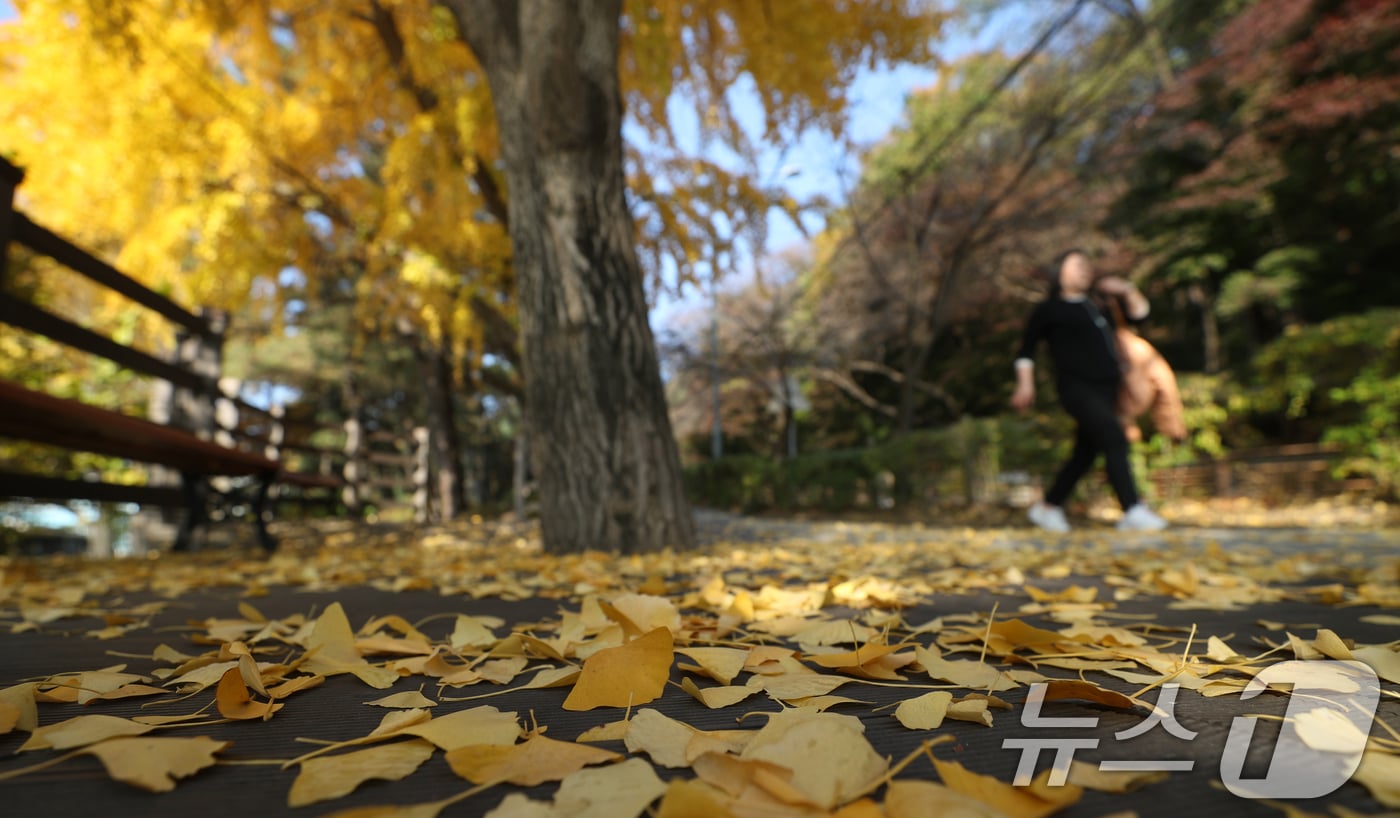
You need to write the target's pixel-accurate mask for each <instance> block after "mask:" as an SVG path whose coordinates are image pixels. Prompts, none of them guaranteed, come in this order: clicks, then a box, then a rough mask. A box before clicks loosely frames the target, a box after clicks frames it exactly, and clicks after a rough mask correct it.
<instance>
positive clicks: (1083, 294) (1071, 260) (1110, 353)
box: [1011, 249, 1167, 532]
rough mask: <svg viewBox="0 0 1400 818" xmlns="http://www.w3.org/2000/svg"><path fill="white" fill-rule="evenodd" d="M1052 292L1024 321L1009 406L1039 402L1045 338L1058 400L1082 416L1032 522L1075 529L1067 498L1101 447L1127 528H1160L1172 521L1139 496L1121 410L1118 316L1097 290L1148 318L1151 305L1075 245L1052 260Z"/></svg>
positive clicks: (1135, 317)
mask: <svg viewBox="0 0 1400 818" xmlns="http://www.w3.org/2000/svg"><path fill="white" fill-rule="evenodd" d="M1051 273H1052V279H1053V280H1052V284H1051V288H1050V294H1049V295H1048V296H1047V297H1046V298H1045V300H1044V301H1041V302H1040V303H1039V304H1037V305H1036V307H1035V309H1034V310H1033V311H1032V312H1031V315H1030V319H1029V320H1028V321H1027V322H1026V329H1025V334H1024V336H1023V337H1022V340H1021V348H1020V351H1019V352H1018V353H1017V356H1016V389H1015V391H1014V392H1013V393H1012V396H1011V406H1012V407H1013V408H1015V409H1016V410H1017V411H1019V412H1025V411H1027V410H1028V409H1030V408H1031V406H1032V405H1034V403H1035V353H1036V349H1037V348H1038V347H1039V345H1040V342H1041V341H1045V342H1046V343H1048V345H1049V347H1050V359H1051V361H1052V363H1053V364H1054V373H1055V385H1056V388H1057V390H1058V392H1059V396H1060V405H1061V406H1063V407H1064V410H1065V411H1066V412H1068V413H1069V415H1070V417H1072V418H1074V421H1075V423H1076V429H1075V437H1074V451H1073V452H1072V453H1071V454H1070V457H1069V460H1067V461H1066V462H1065V464H1064V465H1063V466H1062V467H1061V468H1060V471H1059V473H1058V474H1057V475H1056V476H1055V481H1054V483H1052V484H1051V486H1050V489H1049V491H1047V492H1045V498H1044V500H1043V501H1042V502H1039V503H1036V504H1035V505H1033V506H1031V508H1030V512H1029V516H1030V519H1031V522H1033V523H1035V524H1036V525H1037V526H1039V527H1040V528H1042V529H1045V530H1046V531H1054V532H1066V531H1069V530H1070V526H1069V522H1068V521H1067V520H1066V519H1065V511H1064V505H1065V502H1066V501H1067V500H1068V499H1069V497H1070V495H1071V494H1072V493H1073V492H1074V488H1075V486H1076V485H1077V484H1078V483H1079V480H1080V478H1082V477H1083V476H1084V475H1085V474H1087V473H1088V472H1089V470H1090V469H1091V468H1093V466H1094V461H1095V460H1097V459H1098V456H1099V455H1100V454H1102V455H1103V458H1104V467H1105V470H1106V471H1107V473H1108V482H1109V485H1110V486H1112V487H1113V493H1114V494H1115V495H1116V496H1117V497H1118V502H1119V504H1120V505H1121V506H1122V507H1123V518H1122V519H1121V520H1119V522H1118V528H1119V530H1121V531H1160V530H1162V529H1164V528H1166V527H1167V522H1166V521H1165V520H1163V519H1162V518H1161V517H1159V516H1158V515H1157V514H1156V513H1154V512H1153V511H1152V510H1151V509H1150V508H1148V507H1147V506H1146V505H1145V504H1144V503H1143V502H1142V500H1141V498H1140V497H1139V496H1138V491H1137V483H1136V482H1135V481H1134V480H1133V471H1132V466H1131V465H1130V464H1129V462H1128V438H1127V436H1126V435H1125V434H1124V431H1123V426H1122V423H1121V422H1120V420H1119V417H1118V414H1117V403H1118V393H1119V390H1120V389H1121V387H1122V383H1123V372H1124V362H1123V360H1122V357H1121V355H1120V353H1119V349H1118V344H1117V341H1116V339H1115V338H1114V326H1113V319H1112V318H1111V317H1110V316H1109V315H1107V314H1106V312H1105V311H1104V310H1102V309H1100V307H1099V306H1098V305H1097V304H1096V303H1095V301H1094V296H1095V295H1096V294H1097V295H1102V296H1104V297H1107V298H1118V299H1121V300H1122V302H1123V305H1124V307H1125V309H1124V314H1125V316H1126V318H1127V320H1128V321H1130V322H1140V321H1142V320H1143V319H1145V318H1147V315H1148V312H1149V311H1150V309H1151V307H1150V305H1149V304H1148V303H1147V299H1146V297H1144V296H1143V294H1142V293H1141V292H1139V291H1138V289H1137V287H1135V286H1133V284H1132V283H1131V282H1129V281H1126V280H1124V279H1122V278H1119V277H1117V276H1105V277H1103V278H1100V279H1098V280H1097V281H1095V280H1094V270H1093V267H1092V265H1091V264H1090V262H1089V257H1088V256H1087V255H1086V254H1085V253H1084V252H1083V251H1082V250H1077V249H1076V250H1070V251H1068V252H1066V253H1064V254H1063V255H1062V256H1060V258H1059V259H1058V260H1057V261H1056V263H1055V266H1054V268H1052V271H1051Z"/></svg>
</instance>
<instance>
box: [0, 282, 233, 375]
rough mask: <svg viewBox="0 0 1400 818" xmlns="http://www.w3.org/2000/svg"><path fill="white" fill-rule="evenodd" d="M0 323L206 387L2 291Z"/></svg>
mask: <svg viewBox="0 0 1400 818" xmlns="http://www.w3.org/2000/svg"><path fill="white" fill-rule="evenodd" d="M0 322H3V323H6V324H10V325H12V326H15V327H18V328H20V329H23V330H28V331H30V332H33V333H37V334H39V335H43V336H46V337H48V338H51V339H53V340H55V341H59V342H61V343H64V344H67V345H68V346H70V347H73V348H74V349H79V350H82V351H83V352H91V353H92V354H94V355H100V356H102V357H103V358H106V359H108V360H110V361H113V362H115V363H118V364H121V365H122V366H124V367H127V368H128V369H132V370H135V371H137V372H141V373H144V374H146V375H153V376H155V377H157V378H162V379H164V380H168V381H170V382H171V383H173V384H175V385H176V386H182V387H184V388H186V389H192V390H195V391H199V392H203V391H205V390H207V389H208V388H209V387H208V385H207V384H206V383H205V382H204V379H203V378H201V377H199V376H198V375H196V374H194V373H193V372H190V371H189V370H187V369H184V368H182V367H179V366H176V365H175V364H172V363H169V362H167V361H162V360H160V359H159V358H156V357H153V356H151V355H148V354H146V353H144V352H142V351H141V350H139V349H132V348H131V347H128V346H124V345H122V344H119V343H117V342H116V341H113V340H111V339H110V338H107V337H106V336H103V335H99V334H97V333H95V332H93V331H92V330H89V329H86V328H84V327H80V326H78V325H77V324H74V323H73V322H71V321H69V320H67V319H65V318H60V317H58V316H57V315H54V314H53V313H51V312H48V311H47V310H44V309H41V308H39V307H36V306H34V305H33V304H28V303H25V302H23V301H19V300H18V299H15V298H13V297H11V296H8V295H4V294H0Z"/></svg>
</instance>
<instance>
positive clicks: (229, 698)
mask: <svg viewBox="0 0 1400 818" xmlns="http://www.w3.org/2000/svg"><path fill="white" fill-rule="evenodd" d="M214 699H215V701H216V702H217V703H218V707H219V715H221V716H223V717H224V718H226V719H234V720H237V721H245V720H251V719H270V718H272V714H273V713H276V712H277V711H278V710H281V709H282V708H283V707H285V706H286V705H283V704H277V703H274V702H257V701H253V697H252V695H251V694H250V693H249V692H248V686H247V685H245V684H244V683H243V674H242V673H240V672H239V670H238V668H236V667H234V668H229V669H228V670H227V671H225V672H224V677H223V678H222V679H221V680H219V689H218V692H217V693H215V694H214Z"/></svg>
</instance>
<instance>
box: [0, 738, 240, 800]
mask: <svg viewBox="0 0 1400 818" xmlns="http://www.w3.org/2000/svg"><path fill="white" fill-rule="evenodd" d="M228 744H229V743H228V742H226V741H215V740H214V739H211V738H208V737H199V738H155V737H151V736H123V737H118V738H109V739H106V740H104V741H101V742H99V743H97V744H92V745H89V746H86V747H81V748H79V749H77V750H74V751H73V752H71V753H68V754H66V755H62V756H58V757H57V758H53V759H50V760H48V761H45V762H43V763H40V764H35V765H33V766H31V767H26V768H23V769H18V770H9V771H7V772H5V773H3V774H0V780H3V779H10V778H16V777H18V776H21V775H26V774H28V773H31V772H37V771H38V770H41V769H46V768H48V767H52V766H54V765H55V764H61V763H63V762H64V761H67V760H68V759H70V758H74V757H76V756H80V755H90V756H93V757H95V758H97V759H98V760H99V761H101V762H102V766H104V767H105V768H106V769H107V774H108V775H110V776H111V777H112V778H114V779H116V780H118V781H122V782H124V783H127V784H131V785H133V786H136V787H140V788H141V789H144V790H149V791H151V792H169V791H170V790H173V789H174V788H175V782H176V781H177V780H178V779H181V778H187V777H189V776H191V775H194V774H195V773H197V772H199V771H200V770H202V769H204V768H205V767H209V766H211V765H213V764H214V763H215V758H214V754H215V753H217V752H219V751H220V750H222V749H224V748H225V747H227V746H228Z"/></svg>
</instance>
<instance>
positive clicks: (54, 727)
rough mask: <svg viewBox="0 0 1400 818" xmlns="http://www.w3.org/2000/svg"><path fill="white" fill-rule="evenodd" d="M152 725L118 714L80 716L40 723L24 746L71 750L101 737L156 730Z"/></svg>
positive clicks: (38, 748)
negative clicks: (42, 725) (117, 715)
mask: <svg viewBox="0 0 1400 818" xmlns="http://www.w3.org/2000/svg"><path fill="white" fill-rule="evenodd" d="M153 729H155V728H153V727H152V726H151V725H148V724H138V723H136V722H134V721H132V720H130V719H121V718H117V717H116V716H76V717H74V718H71V719H68V720H66V721H61V722H58V723H57V724H50V725H47V726H45V727H37V728H35V729H34V731H33V732H32V733H31V734H30V736H29V740H28V741H26V742H25V743H24V744H23V745H21V746H20V748H19V752H24V751H26V750H70V749H72V748H74V747H82V746H84V745H88V744H96V743H97V742H99V741H106V740H107V739H112V738H118V737H123V736H140V735H144V734H146V733H149V732H151V730H153Z"/></svg>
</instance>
